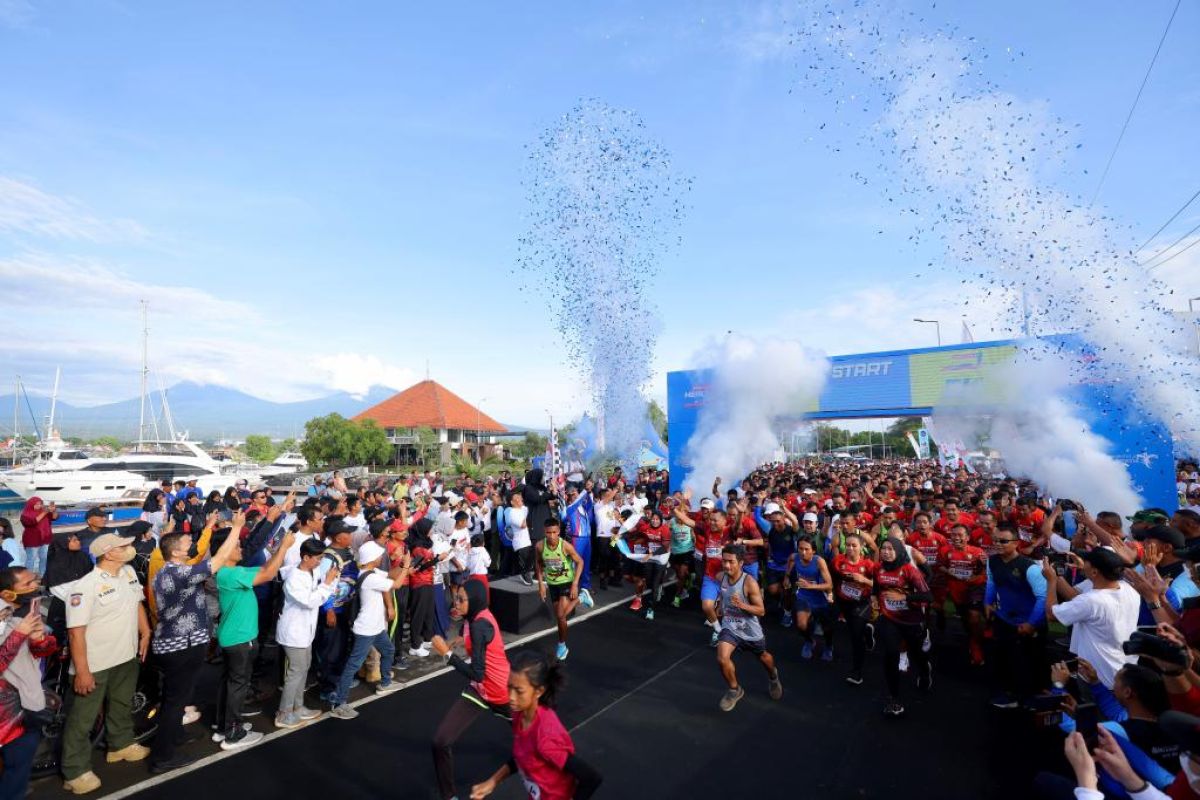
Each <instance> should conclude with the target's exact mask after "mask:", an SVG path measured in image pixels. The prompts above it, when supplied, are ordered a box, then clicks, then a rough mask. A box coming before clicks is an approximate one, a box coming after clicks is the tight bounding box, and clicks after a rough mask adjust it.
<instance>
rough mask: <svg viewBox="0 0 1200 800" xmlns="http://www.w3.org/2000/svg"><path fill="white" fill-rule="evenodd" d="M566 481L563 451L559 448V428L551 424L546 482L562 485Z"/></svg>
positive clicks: (550, 484)
mask: <svg viewBox="0 0 1200 800" xmlns="http://www.w3.org/2000/svg"><path fill="white" fill-rule="evenodd" d="M563 481H564V475H563V464H562V453H561V452H560V451H559V449H558V428H555V427H554V426H553V425H551V426H550V439H549V441H547V442H546V483H547V485H549V486H561V484H562V483H563Z"/></svg>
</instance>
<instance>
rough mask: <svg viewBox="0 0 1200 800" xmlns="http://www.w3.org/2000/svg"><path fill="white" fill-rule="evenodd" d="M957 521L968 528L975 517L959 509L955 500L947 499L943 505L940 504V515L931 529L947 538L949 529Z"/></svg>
mask: <svg viewBox="0 0 1200 800" xmlns="http://www.w3.org/2000/svg"><path fill="white" fill-rule="evenodd" d="M959 523H962V524H963V525H966V526H967V528H968V530H969V529H970V528H971V526H972V525H974V524H975V517H974V516H973V515H971V514H968V513H967V512H966V511H962V510H960V509H959V506H958V501H957V500H947V501H946V503H945V505H944V506H942V516H940V517H938V521H937V522H935V523H934V525H933V529H934V530H935V531H937V532H938V533H940V534H941V535H942V536H945V537H946V538H947V539H949V538H950V529H951V528H952V527H954V526H955V525H958V524H959Z"/></svg>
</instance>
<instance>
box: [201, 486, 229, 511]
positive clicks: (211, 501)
mask: <svg viewBox="0 0 1200 800" xmlns="http://www.w3.org/2000/svg"><path fill="white" fill-rule="evenodd" d="M214 494H215V495H216V497H213V495H214ZM224 510H225V499H224V498H223V497H221V493H220V492H218V491H217V490H216V489H213V490H212V491H211V492H209V493H208V497H206V498H205V499H204V516H205V517H207V516H208V515H209V514H211V513H213V512H214V511H217V512H220V511H224Z"/></svg>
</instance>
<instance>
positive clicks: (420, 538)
mask: <svg viewBox="0 0 1200 800" xmlns="http://www.w3.org/2000/svg"><path fill="white" fill-rule="evenodd" d="M431 531H433V520H431V519H430V518H429V517H421V518H420V519H419V520H417V521H416V522H414V523H413V524H412V525H411V526H409V528H408V546H409V548H415V547H423V548H425V549H426V550H429V549H430V548H432V547H433V539H432V538H430V536H429V534H430V532H431ZM476 583H478V581H476Z"/></svg>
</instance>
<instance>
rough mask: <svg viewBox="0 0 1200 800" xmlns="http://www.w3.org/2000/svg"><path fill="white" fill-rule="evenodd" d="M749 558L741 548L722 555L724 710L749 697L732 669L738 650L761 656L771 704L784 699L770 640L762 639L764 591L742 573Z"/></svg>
mask: <svg viewBox="0 0 1200 800" xmlns="http://www.w3.org/2000/svg"><path fill="white" fill-rule="evenodd" d="M745 558H746V551H745V548H744V547H742V546H741V545H726V546H725V548H724V549H723V550H722V551H721V567H722V569H723V570H724V573H723V574H722V575H721V594H720V598H719V600H718V603H717V610H718V613H719V614H720V615H721V633H720V635H719V637H718V638H717V664H718V665H719V666H720V667H721V675H722V676H723V677H724V678H725V682H726V683H728V684H729V690H728V691H726V692H725V694H724V696H723V697H722V698H721V710H722V711H732V710H733V707H734V706H736V705H737V704H738V701H739V700H741V699H742V698H743V697H745V695H746V690H745V689H743V688H742V687H741V686H740V685H739V684H738V680H737V670H735V669H734V667H733V653H734V651H735V650H748V651H749V652H751V653H754V654H755V655H757V656H758V660H759V662H760V663H761V664H762V665H763V668H764V669H765V670H766V671H767V687H768V692H769V693H770V695H771V699H772V700H778V699H779V698H781V697H783V684H782V683H780V682H779V671H778V670H777V669H775V659H774V658H773V657H772V656H771V654H770V653H769V652H767V640H766V637H765V636H764V635H763V629H762V622H761V621H760V619H759V618H760V617H762V616H763V614H765V613H767V610H766V608H765V607H764V605H763V596H762V590H761V589H760V588H759V586H758V581H756V580H754V577H753V576H752V575H750V574H748V573H747V572H746V571H745V570H743V569H742V565H743V563H744V561H745Z"/></svg>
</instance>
